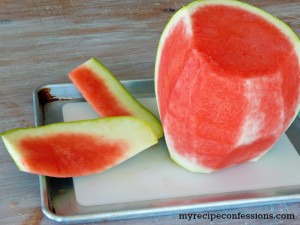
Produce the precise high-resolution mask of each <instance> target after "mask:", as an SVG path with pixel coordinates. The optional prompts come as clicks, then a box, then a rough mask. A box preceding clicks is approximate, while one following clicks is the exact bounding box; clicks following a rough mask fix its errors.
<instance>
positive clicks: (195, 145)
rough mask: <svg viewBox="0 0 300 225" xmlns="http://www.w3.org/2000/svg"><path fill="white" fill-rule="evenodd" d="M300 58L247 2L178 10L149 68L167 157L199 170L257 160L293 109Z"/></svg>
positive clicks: (297, 46)
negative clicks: (153, 71) (153, 74)
mask: <svg viewBox="0 0 300 225" xmlns="http://www.w3.org/2000/svg"><path fill="white" fill-rule="evenodd" d="M299 59H300V41H299V38H298V36H297V35H296V34H295V33H294V32H293V31H292V29H291V28H290V27H288V25H286V24H285V23H284V22H282V21H281V20H279V19H277V18H275V17H274V16H272V15H270V14H269V13H267V12H265V11H263V10H261V9H259V8H256V7H254V6H252V5H249V4H246V3H242V2H239V1H234V0H226V1H222V0H211V1H205V0H202V1H195V2H192V3H190V4H188V5H186V6H184V7H183V8H182V9H180V10H179V11H177V12H176V13H175V14H174V15H173V17H172V18H171V19H170V21H169V23H168V24H167V26H166V27H165V29H164V31H163V33H162V36H161V39H160V41H159V46H158V51H157V57H156V63H155V92H156V96H157V102H158V107H159V113H160V117H161V122H162V126H163V129H164V135H165V139H166V143H167V145H168V149H169V152H170V155H171V157H172V159H173V160H174V161H175V162H177V163H178V164H179V165H181V166H183V167H184V168H186V169H188V170H190V171H193V172H203V173H210V172H212V171H217V170H220V169H223V168H227V167H231V166H234V165H237V164H240V163H243V162H247V161H254V160H256V159H259V158H260V157H261V156H262V155H264V154H265V153H266V152H267V151H268V150H270V149H271V148H272V146H273V145H274V144H275V143H276V142H277V140H278V139H279V137H280V136H281V135H282V134H283V133H284V132H285V130H286V129H287V128H288V127H289V125H290V124H291V123H292V121H293V120H294V118H295V116H296V115H297V113H298V111H299V99H300V94H299V87H300V85H299V84H300V69H299Z"/></svg>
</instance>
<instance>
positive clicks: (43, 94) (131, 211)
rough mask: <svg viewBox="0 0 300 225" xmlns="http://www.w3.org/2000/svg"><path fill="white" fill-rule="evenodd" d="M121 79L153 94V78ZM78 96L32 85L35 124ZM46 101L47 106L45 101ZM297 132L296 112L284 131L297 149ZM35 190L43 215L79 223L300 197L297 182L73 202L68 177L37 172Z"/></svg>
mask: <svg viewBox="0 0 300 225" xmlns="http://www.w3.org/2000/svg"><path fill="white" fill-rule="evenodd" d="M122 83H123V85H124V86H125V87H126V88H127V89H128V91H129V92H130V93H132V94H133V95H134V96H135V97H149V96H154V82H153V80H124V81H122ZM83 101H84V99H83V98H82V96H81V95H80V93H79V92H78V91H77V90H76V88H75V87H74V86H73V85H72V84H49V85H43V86H40V87H38V88H36V89H35V90H34V91H33V103H34V117H35V125H36V126H43V125H45V124H50V123H55V122H61V121H63V115H62V107H63V105H64V104H66V103H70V102H83ZM50 103H52V107H45V106H47V105H49V104H50ZM53 103H55V104H53ZM299 134H300V119H299V118H298V117H297V118H296V119H295V121H294V122H293V124H292V125H291V126H290V128H289V129H288V130H287V132H286V135H287V136H288V138H289V140H290V141H291V143H292V144H293V146H294V147H295V149H296V150H297V152H298V154H299V155H300V140H299ZM298 172H299V171H295V173H298ZM40 194H41V208H42V211H43V213H44V214H45V215H46V216H47V217H48V218H50V219H52V220H54V221H57V222H63V223H82V222H95V221H104V220H106V221H107V220H116V219H130V218H139V217H148V216H159V215H167V214H175V213H177V214H178V213H191V212H195V211H197V212H201V211H204V210H205V211H207V210H213V209H225V208H233V207H243V206H251V205H257V204H270V203H278V202H282V201H284V202H295V201H300V185H291V186H285V187H273V188H264V189H255V190H250V191H249V190H247V191H234V192H229V193H228V192H227V193H218V194H203V195H191V196H185V197H177V198H165V199H156V200H146V201H134V202H127V203H119V204H107V205H96V206H83V205H80V204H79V203H77V200H76V196H75V191H74V184H73V179H72V178H52V177H45V176H40Z"/></svg>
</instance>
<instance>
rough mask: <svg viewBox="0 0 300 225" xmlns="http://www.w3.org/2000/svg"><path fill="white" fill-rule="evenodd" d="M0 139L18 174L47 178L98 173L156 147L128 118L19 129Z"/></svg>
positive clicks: (144, 127) (146, 129)
mask: <svg viewBox="0 0 300 225" xmlns="http://www.w3.org/2000/svg"><path fill="white" fill-rule="evenodd" d="M1 137H2V139H3V142H4V144H5V146H6V148H7V150H8V152H9V153H10V155H11V156H12V158H13V160H14V161H15V163H16V165H17V166H18V168H19V169H20V170H21V171H24V172H28V173H33V174H41V175H45V176H51V177H77V176H83V175H89V174H94V173H100V172H103V171H105V170H107V169H109V168H111V167H113V166H116V165H118V164H119V163H121V162H123V161H125V160H127V159H129V158H130V157H132V156H134V155H136V154H137V153H139V152H141V151H143V150H145V149H147V148H148V147H150V146H152V145H154V144H156V143H157V138H156V136H155V134H154V133H153V131H152V129H151V128H150V126H149V125H148V124H147V123H146V122H145V121H143V120H141V119H138V118H135V117H130V116H119V117H111V118H97V119H91V120H82V121H75V122H65V123H63V122H62V123H55V124H50V125H45V126H41V127H36V128H20V129H14V130H10V131H7V132H4V133H2V134H1Z"/></svg>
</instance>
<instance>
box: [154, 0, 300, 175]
mask: <svg viewBox="0 0 300 225" xmlns="http://www.w3.org/2000/svg"><path fill="white" fill-rule="evenodd" d="M214 4H218V5H219V4H223V5H226V6H234V7H239V8H241V9H245V10H247V11H249V12H251V13H254V14H256V15H258V16H261V17H262V18H264V19H266V20H267V21H269V22H270V23H271V24H273V25H274V26H275V27H276V28H278V30H280V31H281V32H282V33H283V34H284V35H285V36H286V37H287V38H288V39H289V41H290V42H291V43H292V45H293V46H294V52H295V54H296V55H297V57H298V61H299V65H300V39H299V37H298V35H297V34H296V33H295V31H294V30H293V29H292V28H291V27H290V26H288V25H287V24H286V23H284V22H283V21H282V20H280V19H278V18H276V17H275V16H273V15H272V14H270V13H269V12H267V11H265V10H263V9H260V8H258V7H255V6H253V5H250V4H247V3H244V2H240V1H237V0H226V1H225V0H196V1H193V2H191V3H189V4H187V5H185V6H183V7H182V8H181V9H179V10H178V11H177V12H176V13H175V14H174V15H173V16H172V17H171V18H170V20H169V21H168V23H167V25H166V27H165V28H164V30H163V32H162V35H161V37H160V40H159V43H158V48H157V52H156V60H155V68H154V85H155V86H154V87H155V94H156V101H157V104H158V106H159V95H158V86H157V81H158V76H159V75H158V74H159V66H160V60H161V54H162V49H163V46H164V43H165V40H166V39H167V37H168V35H169V33H170V32H171V31H172V28H173V27H174V26H175V25H176V24H177V23H178V22H179V21H181V20H182V19H183V21H184V22H185V24H186V25H187V29H188V30H187V34H188V35H193V32H192V29H191V21H190V17H191V15H192V14H193V13H194V12H195V10H197V9H198V7H199V6H200V7H201V6H202V7H203V6H207V5H214ZM191 38H192V36H191ZM158 111H159V113H160V107H158ZM299 111H300V104H298V107H297V109H296V110H295V114H294V117H293V118H292V119H291V122H290V124H289V125H288V126H287V128H286V129H288V127H289V126H290V125H291V124H292V122H293V121H294V119H295V118H296V117H297V115H298V114H299ZM162 123H163V121H162ZM165 135H166V134H165ZM166 142H167V144H168V147H169V151H170V155H171V158H172V160H173V161H174V162H175V163H177V164H179V165H181V166H183V167H185V168H186V169H188V170H189V171H191V172H203V173H211V172H212V170H211V169H209V168H204V167H203V168H200V167H199V165H196V164H194V163H193V162H190V161H186V160H185V159H184V158H183V157H181V156H180V155H178V153H176V151H174V150H173V149H171V148H173V147H172V143H171V141H170V140H168V137H166ZM258 158H260V157H258ZM256 160H257V159H256Z"/></svg>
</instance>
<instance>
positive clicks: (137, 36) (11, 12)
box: [0, 0, 300, 225]
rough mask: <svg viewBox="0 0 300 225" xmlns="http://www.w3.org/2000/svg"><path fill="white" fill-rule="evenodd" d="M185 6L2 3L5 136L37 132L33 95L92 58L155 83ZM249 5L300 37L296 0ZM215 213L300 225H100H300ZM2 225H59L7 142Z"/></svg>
mask: <svg viewBox="0 0 300 225" xmlns="http://www.w3.org/2000/svg"><path fill="white" fill-rule="evenodd" d="M188 2H189V1H169V0H164V1H163V0H160V1H154V0H153V1H152V0H151V1H150V0H149V1H146V0H127V1H116V0H101V1H100V0H99V1H96V0H90V1H75V0H52V1H50V0H41V1H38V0H23V1H17V0H1V1H0V52H1V54H0V78H1V80H0V132H3V131H5V130H8V129H11V128H16V127H29V126H33V125H34V119H33V105H32V97H31V95H32V91H33V89H34V88H36V87H37V86H40V85H41V84H51V83H66V82H69V80H68V78H67V73H68V72H69V71H70V70H71V69H73V68H74V67H76V66H77V65H79V64H81V63H83V62H84V61H86V60H88V59H89V58H91V57H97V58H98V59H100V60H101V61H102V62H103V63H104V64H105V65H106V66H107V67H109V68H110V69H111V70H112V71H113V72H114V73H115V74H116V76H117V77H119V78H122V79H134V78H152V77H153V71H154V60H155V54H156V48H157V45H158V41H159V37H160V34H161V32H162V30H163V28H164V26H165V25H166V23H167V21H168V19H169V18H170V17H171V16H172V14H174V12H175V11H176V10H178V9H179V8H180V7H182V6H183V5H185V4H186V3H188ZM246 2H248V3H252V4H253V5H255V6H258V7H261V8H263V9H265V10H266V11H268V12H270V13H272V14H274V15H275V16H277V17H278V18H280V19H282V20H284V21H285V22H286V23H287V24H289V25H290V26H291V27H292V28H293V29H294V30H295V31H296V33H298V34H300V3H299V1H298V0H265V1H259V0H248V1H246ZM298 172H299V171H298ZM218 212H221V213H238V212H242V213H256V212H258V213H275V214H276V213H293V214H295V217H296V219H295V220H271V221H270V220H269V221H268V220H215V221H213V222H212V221H208V220H201V221H199V220H191V221H182V220H179V219H178V215H170V216H162V217H151V218H143V219H136V220H122V221H111V222H102V223H99V224H224V223H225V224H300V203H290V204H287V203H284V202H283V203H281V204H274V205H265V206H252V207H247V208H240V209H227V210H222V211H218ZM215 213H217V212H215ZM0 224H22V225H37V224H45V225H50V224H56V223H55V222H53V221H51V220H49V219H48V218H46V217H45V216H44V215H43V213H42V212H41V209H40V196H39V182H38V176H36V175H31V174H26V173H23V172H19V171H18V169H17V167H16V166H15V164H14V163H13V161H12V159H11V158H10V156H9V154H8V153H7V151H6V149H5V147H4V145H3V143H2V141H1V142H0ZM94 224H96V223H94Z"/></svg>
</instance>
